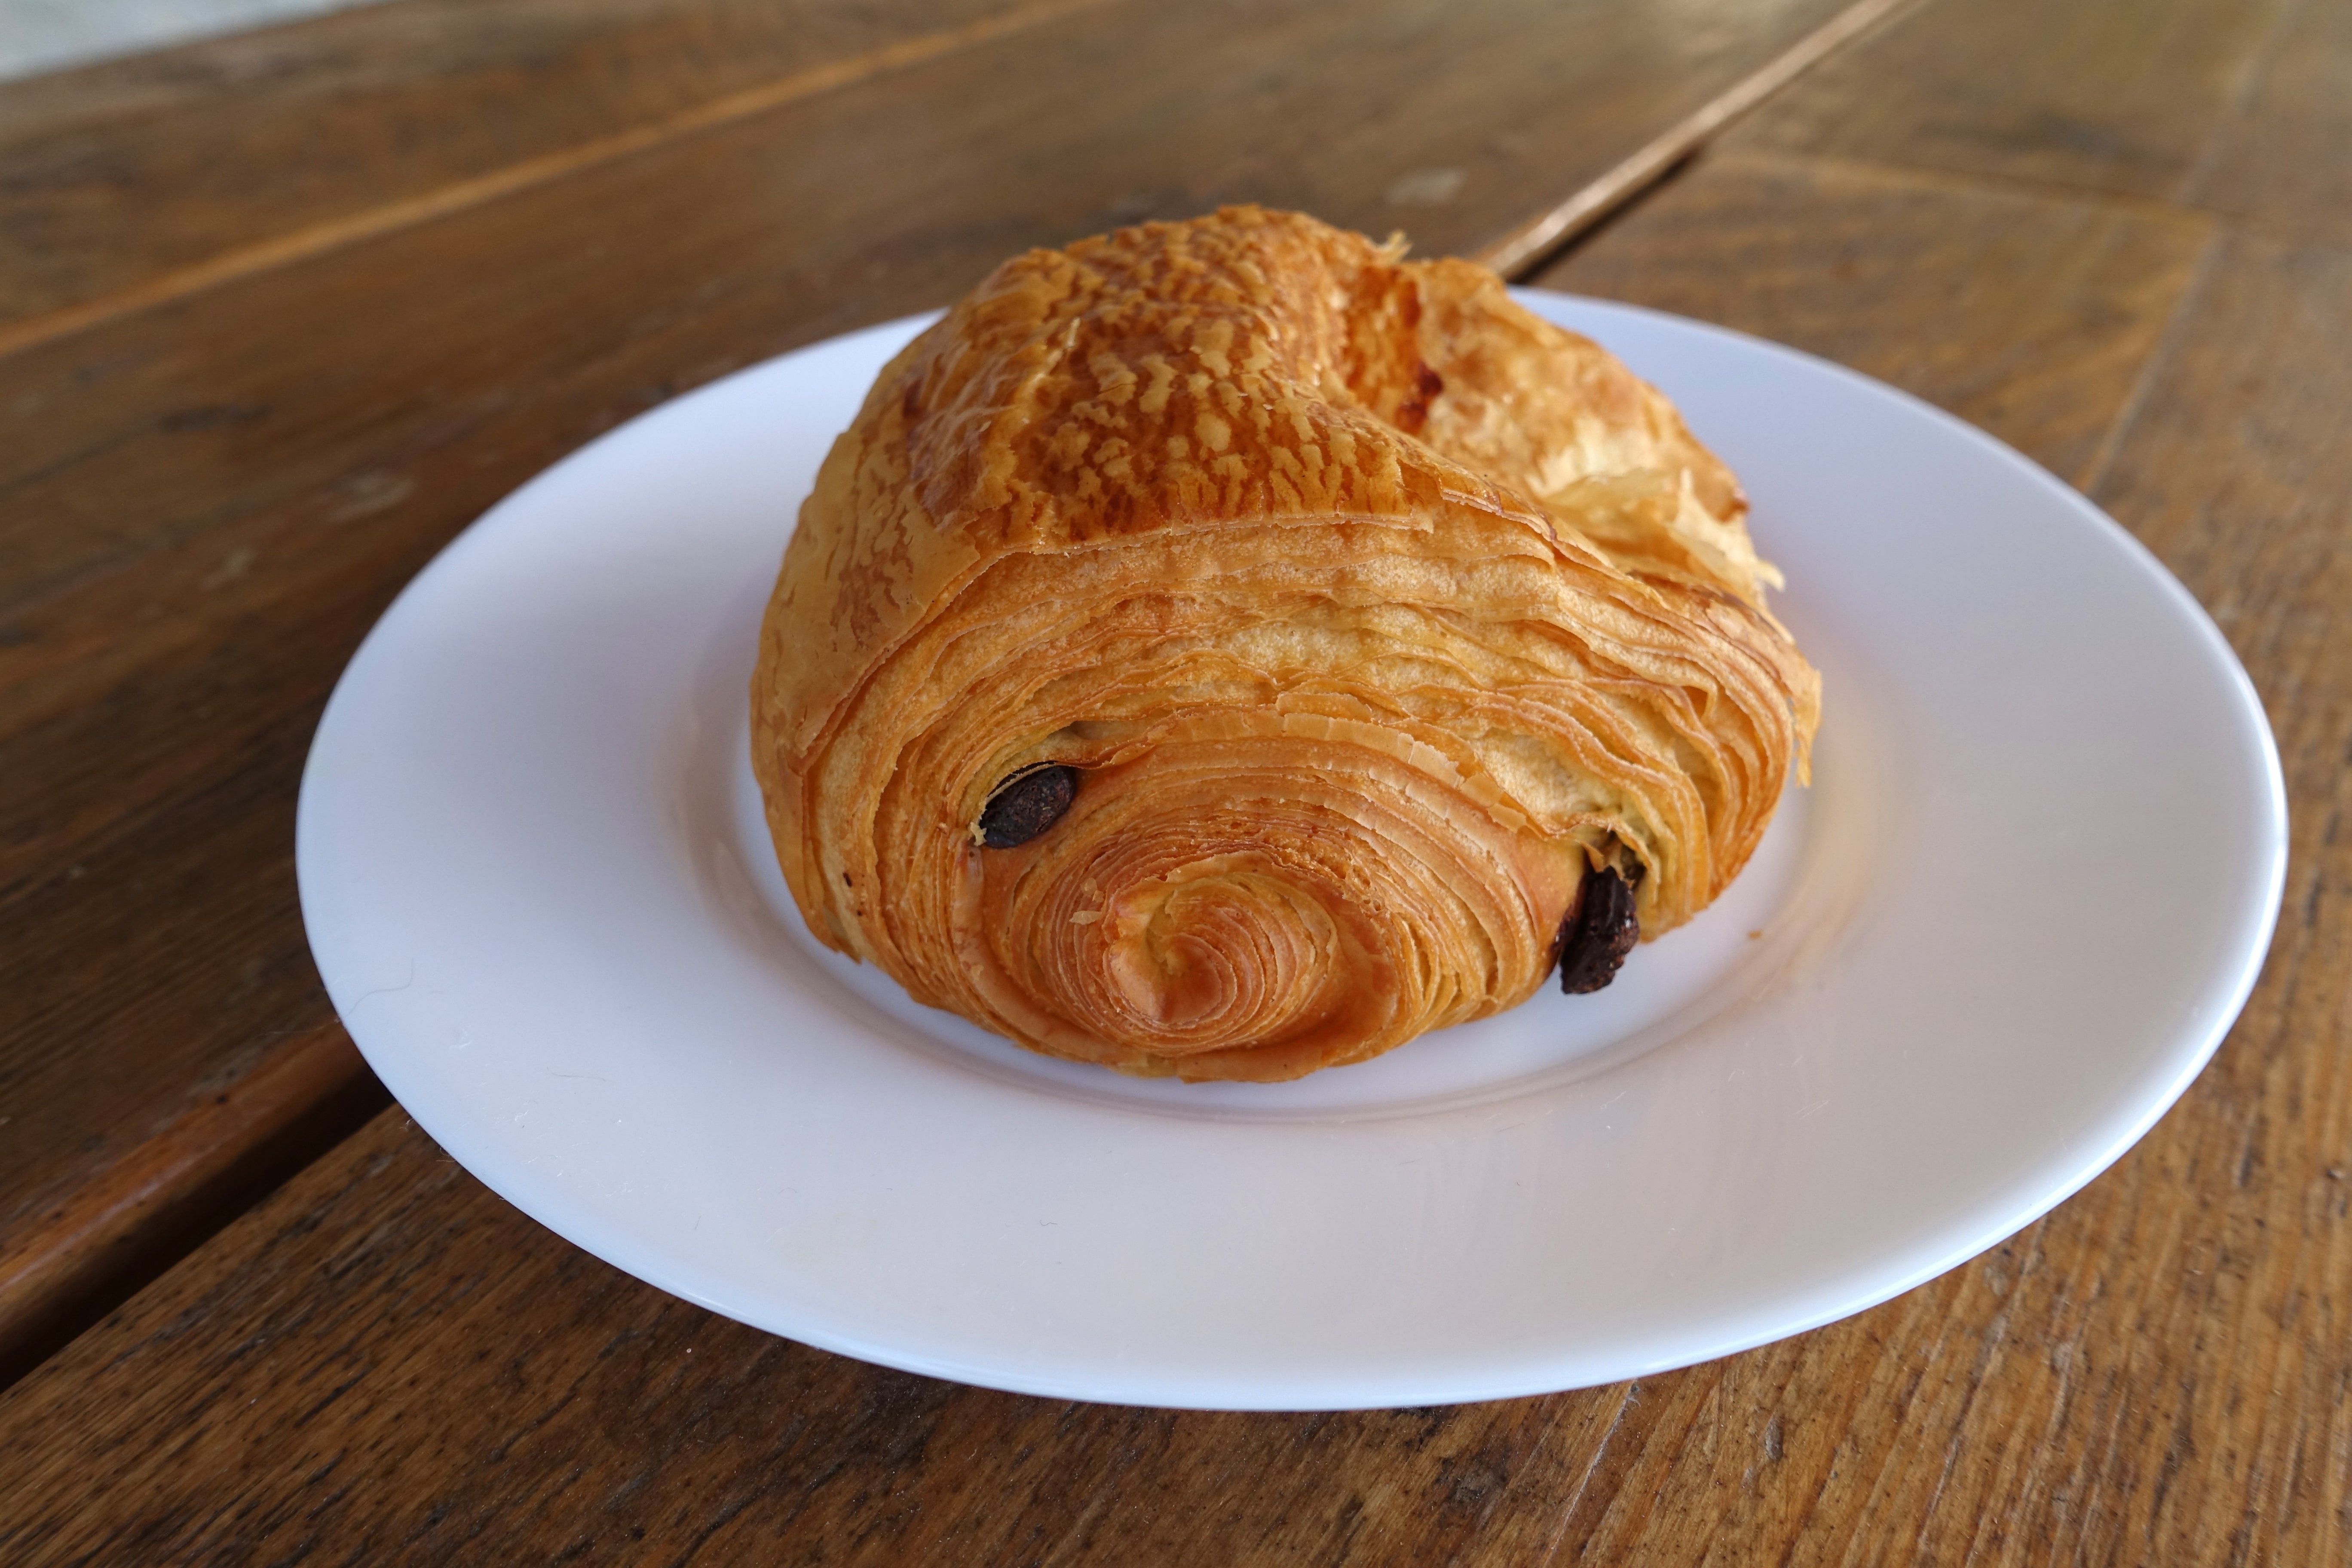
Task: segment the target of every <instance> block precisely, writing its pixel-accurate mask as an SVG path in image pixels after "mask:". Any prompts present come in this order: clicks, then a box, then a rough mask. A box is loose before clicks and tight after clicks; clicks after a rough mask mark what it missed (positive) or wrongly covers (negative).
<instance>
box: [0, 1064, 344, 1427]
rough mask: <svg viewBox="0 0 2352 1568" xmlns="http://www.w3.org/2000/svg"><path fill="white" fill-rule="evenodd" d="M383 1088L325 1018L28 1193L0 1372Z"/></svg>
mask: <svg viewBox="0 0 2352 1568" xmlns="http://www.w3.org/2000/svg"><path fill="white" fill-rule="evenodd" d="M387 1099H388V1097H387V1096H386V1095H385V1094H384V1092H383V1085H381V1084H379V1083H378V1082H376V1080H375V1076H374V1075H373V1073H371V1072H369V1071H368V1069H367V1064H366V1063H365V1062H364V1061H362V1059H361V1058H360V1054H359V1052H358V1051H357V1050H356V1049H354V1048H353V1047H352V1043H351V1040H350V1039H349V1038H348V1037H346V1036H345V1035H344V1034H343V1032H342V1029H341V1027H340V1026H335V1025H331V1024H330V1025H322V1026H319V1027H317V1028H314V1029H310V1030H308V1031H305V1032H303V1033H302V1034H301V1035H299V1037H295V1038H294V1039H292V1040H290V1041H289V1042H288V1043H287V1044H286V1045H285V1046H283V1047H280V1048H278V1049H276V1050H273V1051H271V1052H270V1053H269V1054H268V1056H267V1058H264V1059H263V1060H262V1062H261V1064H260V1065H259V1066H258V1067H257V1068H255V1069H254V1070H252V1071H250V1072H247V1073H245V1074H243V1075H242V1076H240V1077H236V1078H235V1079H224V1081H223V1083H222V1086H221V1087H220V1088H218V1089H214V1090H213V1091H212V1093H211V1094H210V1095H208V1096H206V1097H205V1098H204V1099H203V1100H202V1101H201V1102H200V1103H199V1104H198V1105H197V1106H196V1107H195V1108H194V1110H190V1111H188V1112H187V1113H186V1114H184V1115H183V1116H181V1117H179V1118H177V1119H176V1120H174V1121H172V1122H170V1123H168V1124H166V1125H165V1126H164V1127H163V1128H162V1129H161V1130H160V1131H157V1132H156V1133H155V1134H154V1135H153V1136H152V1137H149V1138H146V1139H144V1140H142V1142H138V1143H137V1144H134V1145H132V1146H131V1148H129V1149H128V1150H126V1151H124V1152H123V1153H122V1154H121V1157H120V1158H118V1159H116V1160H115V1161H113V1162H112V1163H110V1164H108V1165H107V1166H105V1167H104V1168H103V1169H102V1171H101V1172H100V1175H99V1177H98V1179H96V1180H94V1181H89V1182H86V1183H83V1184H79V1185H77V1186H74V1187H72V1188H70V1189H68V1191H67V1192H66V1193H65V1194H63V1196H62V1197H60V1198H59V1199H58V1200H57V1201H55V1202H51V1203H46V1204H41V1205H35V1213H34V1215H33V1217H32V1218H31V1220H30V1221H29V1222H28V1223H26V1224H23V1225H20V1226H17V1227H16V1230H15V1231H14V1233H13V1234H12V1235H11V1236H10V1237H9V1239H8V1243H7V1247H6V1250H5V1252H0V1384H5V1383H6V1382H8V1381H11V1380H13V1379H15V1378H16V1377H18V1376H20V1375H22V1374H23V1373H25V1372H26V1371H27V1370H29V1369H30V1368H31V1367H33V1366H35V1365H37V1364H38V1363H40V1362H41V1361H42V1360H44V1359H46V1358H47V1356H48V1355H49V1354H50V1353H51V1352H54V1351H55V1350H57V1349H58V1346H60V1345H62V1344H64V1343H65V1342H67V1341H68V1340H69V1339H71V1338H72V1337H73V1336H74V1335H75V1334H77V1333H79V1332H80V1331H82V1330H84V1329H86V1328H88V1327H89V1325H90V1323H92V1322H93V1321H96V1319H97V1317H98V1314H99V1310H100V1303H101V1302H103V1304H104V1305H106V1306H111V1305H112V1304H113V1300H119V1299H120V1293H119V1291H118V1289H117V1288H118V1287H119V1286H120V1285H121V1282H122V1281H124V1280H125V1279H133V1278H135V1279H150V1278H152V1277H153V1276H154V1275H155V1274H158V1273H161V1272H162V1271H163V1268H165V1267H168V1266H169V1265H170V1264H171V1263H172V1262H173V1261H174V1260H175V1259H176V1258H178V1256H179V1255H180V1253H181V1252H182V1251H184V1250H185V1249H184V1247H181V1246H179V1245H177V1242H178V1238H180V1237H185V1236H188V1235H191V1234H193V1235H197V1236H204V1235H209V1234H210V1233H212V1232H213V1231H215V1230H217V1229H218V1228H220V1226H223V1225H225V1224H226V1223H227V1222H228V1221H229V1220H231V1219H234V1218H236V1216H237V1215H239V1214H242V1213H243V1212H245V1210H247V1208H250V1207H251V1206H252V1205H253V1204H254V1203H255V1202H256V1201H257V1200H258V1199H259V1198H261V1197H262V1196H264V1195H266V1194H268V1192H269V1191H270V1190H271V1189H272V1188H274V1187H275V1186H276V1185H277V1184H278V1181H279V1180H280V1179H281V1178H282V1176H283V1173H285V1172H287V1171H291V1170H298V1169H299V1168H300V1167H301V1166H302V1165H304V1164H307V1163H309V1162H310V1161H311V1160H314V1159H316V1158H318V1157H319V1156H320V1154H323V1153H325V1152H327V1151H328V1150H330V1149H331V1148H333V1147H334V1146H335V1145H336V1144H337V1143H339V1142H341V1141H342V1140H343V1139H345V1138H347V1137H349V1136H350V1135H351V1134H352V1132H353V1131H356V1130H357V1129H358V1128H359V1127H360V1126H361V1124H362V1123H363V1122H364V1121H366V1120H367V1119H368V1118H369V1117H371V1116H373V1115H374V1114H375V1113H376V1112H378V1111H380V1110H383V1107H384V1105H385V1103H386V1101H387ZM20 1190H21V1189H20ZM110 1294H111V1295H112V1298H113V1300H109V1299H108V1298H109V1297H110Z"/></svg>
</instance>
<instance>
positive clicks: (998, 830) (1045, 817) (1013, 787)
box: [980, 763, 1078, 849]
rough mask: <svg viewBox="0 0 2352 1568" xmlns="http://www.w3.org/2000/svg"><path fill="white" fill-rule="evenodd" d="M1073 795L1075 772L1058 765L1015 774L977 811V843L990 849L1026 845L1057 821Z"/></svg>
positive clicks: (999, 786) (998, 786)
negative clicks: (978, 816) (978, 835)
mask: <svg viewBox="0 0 2352 1568" xmlns="http://www.w3.org/2000/svg"><path fill="white" fill-rule="evenodd" d="M1077 794H1078V770H1077V769H1076V768H1073V767H1066V766H1064V765H1063V764H1062V763H1046V764H1045V766H1044V767H1042V768H1031V769H1030V770H1029V771H1028V772H1027V773H1015V774H1013V776H1012V777H1011V778H1009V779H1006V780H1005V781H1004V782H1003V784H998V785H997V786H996V792H995V793H994V794H993V795H990V796H989V797H988V804H987V805H984V806H982V807H981V808H980V841H981V843H982V845H984V846H986V847H989V848H991V849H1013V848H1016V847H1019V846H1021V845H1024V844H1026V843H1028V842H1029V841H1030V840H1031V839H1032V838H1034V837H1037V835H1039V834H1041V833H1043V832H1045V829H1047V828H1049V827H1051V826H1054V824H1055V823H1057V822H1059V821H1061V820H1062V813H1064V812H1066V811H1067V810H1069V809H1070V802H1071V801H1073V800H1075V799H1076V798H1077Z"/></svg>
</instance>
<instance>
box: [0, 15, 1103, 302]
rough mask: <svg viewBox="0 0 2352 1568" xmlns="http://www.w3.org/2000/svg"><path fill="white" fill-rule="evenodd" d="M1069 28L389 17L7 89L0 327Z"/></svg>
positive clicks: (1, 163)
mask: <svg viewBox="0 0 2352 1568" xmlns="http://www.w3.org/2000/svg"><path fill="white" fill-rule="evenodd" d="M1068 8H1069V7H1068V6H1067V5H1040V4H1038V3H1037V0H887V3H884V4H879V5H845V4H841V3H840V0H796V3H793V4H786V5H776V4H772V3H771V0H686V3H684V4H679V3H677V0H495V3H494V4H488V5H485V4H482V3H481V0H393V3H392V4H389V5H367V6H362V7H360V8H358V9H356V10H350V11H344V12H340V13H337V14H335V15H331V16H324V17H320V18H318V19H316V20H312V21H307V22H300V23H296V24H293V25H291V26H279V27H272V28H267V29H264V30H261V31H258V32H248V33H240V34H236V35H234V36H231V37H222V38H212V39H206V40H205V41H203V42H201V43H195V44H190V45H187V46H184V47H178V48H172V49H163V50H158V51H156V52H154V53H152V54H144V55H136V56H132V57H130V58H124V59H119V60H110V61H107V62H105V63H103V64H100V65H94V66H90V67H88V68H83V69H79V70H73V71H66V72H61V73H58V74H57V75H53V76H47V77H37V78H35V79H31V80H28V81H24V82H16V83H11V84H9V85H8V86H6V87H5V88H0V321H5V320H7V319H10V318H16V317H22V316H29V315H34V314H37V313H39V312H41V311H45V310H58V309H59V308H61V307H64V306H68V305H72V304H76V303H79V302H82V301H85V300H90V299H93V298H96V297H100V296H104V295H108V294H112V293H116V292H118V291H121V290H123V289H131V288H134V287H136V286H138V285H140V284H142V283H144V282H147V281H149V280H151V279H154V278H156V277H157V276H159V275H163V274H168V273H171V272H173V271H175V270H177V269H180V268H191V267H194V266H197V265H200V264H203V263H205V262H208V261H212V260H214V259H215V258H219V257H221V256H223V255H224V254H226V253H236V252H242V251H247V250H249V249H251V248H252V247H257V246H261V245H265V244H267V243H269V242H271V241H279V242H282V241H283V240H284V238H285V237H289V236H297V235H300V234H303V233H304V232H305V231H309V230H312V229H315V228H318V227H320V226H331V225H334V224H336V223H338V222H339V221H341V222H348V221H350V220H352V218H353V217H354V216H357V215H362V214H365V213H368V212H370V211H372V210H373V209H376V208H380V207H384V206H387V205H398V204H401V203H404V202H413V201H416V200H420V199H428V200H429V199H431V198H432V197H433V196H434V195H435V194H436V193H439V192H442V191H444V190H446V188H448V187H450V186H452V185H462V184H465V183H467V182H468V181H472V180H477V179H479V178H482V177H484V176H486V175H492V174H498V173H499V172H501V171H505V170H509V169H512V168H514V167H516V166H518V165H528V164H530V163H536V162H538V161H541V160H545V159H549V158H561V157H562V156H563V155H565V154H567V153H569V154H575V155H576V154H577V153H579V152H580V151H581V150H583V149H587V150H590V151H591V152H592V153H593V150H595V149H597V148H599V147H600V146H602V145H603V144H604V143H607V142H610V141H611V139H613V138H614V137H616V136H625V135H627V134H628V133H630V132H648V131H650V132H656V134H658V133H659V132H662V131H663V130H665V129H675V128H677V127H676V126H675V122H676V121H678V120H679V119H680V117H682V116H694V115H698V114H699V115H701V116H704V117H706V118H707V117H708V116H709V113H710V111H711V109H712V107H713V106H714V105H717V106H719V112H720V113H721V114H722V115H723V114H725V113H726V112H727V111H728V110H730V109H732V110H735V111H736V112H738V113H740V112H745V111H755V110H757V109H758V108H759V107H761V106H763V100H761V98H759V97H756V96H755V97H754V98H752V99H751V100H750V101H749V102H738V101H731V100H738V99H739V98H740V95H744V94H755V95H756V94H761V93H762V92H764V93H765V94H767V95H768V96H769V97H773V95H774V94H775V93H777V92H778V91H779V90H781V91H782V92H784V93H787V94H789V93H791V92H793V90H795V89H819V90H821V89H823V88H824V87H827V86H838V85H840V83H841V81H842V79H845V78H848V79H855V78H856V76H858V75H860V74H865V73H869V72H872V71H877V70H883V69H887V68H890V66H891V65H892V64H893V63H895V59H896V57H897V56H898V55H899V54H902V53H903V52H904V51H905V50H906V49H907V47H908V46H909V45H913V46H915V47H917V48H919V49H921V48H924V47H929V48H930V49H932V50H942V49H948V48H953V47H960V46H961V44H963V43H964V42H967V41H969V40H970V39H971V37H972V36H973V35H975V34H979V35H981V36H985V35H986V34H987V33H989V32H991V31H995V30H1001V29H1004V28H1007V27H1018V26H1023V25H1024V24H1031V23H1034V22H1035V21H1038V20H1043V19H1045V18H1047V17H1051V16H1056V15H1059V14H1061V13H1062V12H1064V11H1066V10H1067V9H1068Z"/></svg>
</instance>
